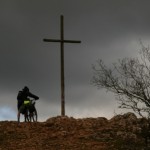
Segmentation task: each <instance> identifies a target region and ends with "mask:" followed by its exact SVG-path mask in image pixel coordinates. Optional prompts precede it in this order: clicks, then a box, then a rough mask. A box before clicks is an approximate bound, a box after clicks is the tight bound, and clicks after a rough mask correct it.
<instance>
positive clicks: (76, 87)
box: [0, 0, 150, 118]
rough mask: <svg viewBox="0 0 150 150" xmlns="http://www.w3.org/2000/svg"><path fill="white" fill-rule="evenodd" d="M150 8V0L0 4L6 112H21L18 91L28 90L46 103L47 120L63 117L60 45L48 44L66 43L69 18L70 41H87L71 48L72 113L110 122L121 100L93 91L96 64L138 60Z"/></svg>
mask: <svg viewBox="0 0 150 150" xmlns="http://www.w3.org/2000/svg"><path fill="white" fill-rule="evenodd" d="M149 5H150V1H148V0H143V1H141V0H132V1H131V0H100V1H99V0H82V1H80V0H76V1H75V0H44V1H42V0H37V1H35V0H30V1H23V0H13V1H11V0H2V1H0V20H1V23H0V33H1V34H0V41H1V44H0V83H1V84H0V89H1V90H0V95H1V96H0V101H1V106H7V107H10V108H12V109H13V110H15V109H16V95H17V92H18V90H20V89H21V88H22V87H23V86H24V85H28V86H29V87H30V89H31V91H32V92H33V93H35V94H37V95H38V96H39V97H40V101H39V102H38V103H39V104H37V107H38V110H39V112H40V115H41V118H46V117H48V116H52V115H59V113H60V50H59V49H60V45H59V44H58V43H45V42H43V41H42V40H43V38H53V39H58V38H60V33H59V31H60V29H59V28H60V15H61V14H63V15H64V29H65V39H69V40H81V41H82V43H81V44H65V83H66V106H67V108H66V111H67V113H68V115H74V116H86V115H89V116H92V115H93V116H98V115H103V114H104V115H106V116H110V115H111V114H112V111H113V110H114V109H115V107H116V104H115V100H114V99H115V98H114V97H113V96H112V95H111V94H110V95H109V94H106V93H105V92H104V91H103V90H102V91H98V90H97V89H96V88H95V87H93V86H92V85H90V80H91V78H92V69H91V64H93V63H95V62H96V60H97V59H98V58H102V59H104V60H105V61H106V62H112V61H114V60H117V59H118V58H120V57H126V56H130V55H132V56H134V54H135V52H137V51H136V50H137V45H138V40H139V39H143V40H145V41H148V40H149V39H150V34H149V30H150V29H149V26H150V20H149V14H150V10H149ZM10 99H11V101H10ZM103 107H105V110H110V111H109V112H110V113H108V111H105V110H104V109H103ZM88 110H91V113H90V112H88ZM15 111H16V110H15ZM45 116H46V117H45ZM6 118H7V117H6Z"/></svg>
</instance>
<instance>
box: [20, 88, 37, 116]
mask: <svg viewBox="0 0 150 150" xmlns="http://www.w3.org/2000/svg"><path fill="white" fill-rule="evenodd" d="M29 98H34V99H35V100H38V99H39V97H38V96H36V95H34V94H32V93H31V92H30V91H29V88H28V87H27V86H25V87H24V88H23V89H22V91H19V93H18V95H17V100H18V104H17V107H18V118H20V113H22V114H25V111H26V108H25V105H26V104H28V103H29V102H30V99H29Z"/></svg>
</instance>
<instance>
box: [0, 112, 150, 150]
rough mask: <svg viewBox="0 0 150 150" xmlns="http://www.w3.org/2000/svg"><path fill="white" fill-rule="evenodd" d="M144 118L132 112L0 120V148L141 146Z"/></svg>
mask: <svg viewBox="0 0 150 150" xmlns="http://www.w3.org/2000/svg"><path fill="white" fill-rule="evenodd" d="M147 133H148V132H147V120H146V119H138V118H137V117H136V116H135V115H134V114H132V113H127V114H124V115H118V116H115V117H113V118H112V119H110V120H107V119H106V118H103V117H99V118H84V119H74V118H72V117H60V116H58V117H53V118H49V119H48V120H47V121H45V122H38V123H24V122H23V123H20V125H19V126H18V124H17V122H15V121H2V122H0V150H110V149H111V150H142V149H143V148H144V147H145V146H146V144H145V137H146V136H147Z"/></svg>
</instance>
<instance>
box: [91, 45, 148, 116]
mask: <svg viewBox="0 0 150 150" xmlns="http://www.w3.org/2000/svg"><path fill="white" fill-rule="evenodd" d="M92 68H93V71H94V75H93V78H92V84H93V85H95V86H97V87H98V88H104V89H106V90H107V91H111V92H113V93H115V96H116V98H117V100H118V101H119V108H125V109H132V110H133V111H134V112H136V113H138V114H139V115H140V116H142V117H147V118H149V117H150V49H149V47H145V46H144V45H142V48H141V50H140V51H139V57H137V58H124V59H122V60H118V61H117V63H113V64H112V66H111V67H109V68H108V67H107V66H106V65H105V64H104V62H103V61H102V60H98V61H97V64H96V65H93V66H92Z"/></svg>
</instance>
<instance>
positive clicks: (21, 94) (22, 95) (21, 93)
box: [17, 91, 24, 101]
mask: <svg viewBox="0 0 150 150" xmlns="http://www.w3.org/2000/svg"><path fill="white" fill-rule="evenodd" d="M23 97H24V94H23V92H22V91H19V92H18V96H17V100H18V101H21V100H23Z"/></svg>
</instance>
